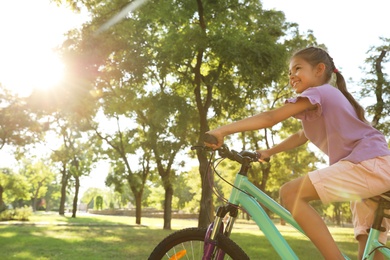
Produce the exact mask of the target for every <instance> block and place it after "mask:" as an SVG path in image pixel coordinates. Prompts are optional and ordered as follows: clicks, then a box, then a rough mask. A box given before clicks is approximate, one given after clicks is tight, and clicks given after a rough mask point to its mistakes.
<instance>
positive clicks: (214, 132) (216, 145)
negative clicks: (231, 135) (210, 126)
mask: <svg viewBox="0 0 390 260" xmlns="http://www.w3.org/2000/svg"><path fill="white" fill-rule="evenodd" d="M206 134H208V135H211V136H213V137H215V139H216V140H217V143H209V142H205V143H204V144H205V146H207V147H210V148H212V149H213V150H216V149H218V148H220V147H221V146H222V145H223V138H224V136H223V135H222V134H221V133H220V132H219V131H217V130H212V131H208V132H206Z"/></svg>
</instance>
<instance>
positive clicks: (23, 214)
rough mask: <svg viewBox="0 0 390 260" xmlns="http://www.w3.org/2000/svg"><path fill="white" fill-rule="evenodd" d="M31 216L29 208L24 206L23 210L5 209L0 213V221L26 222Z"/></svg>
mask: <svg viewBox="0 0 390 260" xmlns="http://www.w3.org/2000/svg"><path fill="white" fill-rule="evenodd" d="M31 215H32V209H31V207H28V206H24V207H23V208H16V209H7V210H4V211H2V212H1V213H0V221H7V220H20V221H27V220H29V218H30V216H31Z"/></svg>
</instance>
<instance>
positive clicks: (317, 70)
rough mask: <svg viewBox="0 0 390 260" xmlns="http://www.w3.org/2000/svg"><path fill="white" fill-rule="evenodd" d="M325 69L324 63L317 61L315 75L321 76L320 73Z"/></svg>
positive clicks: (322, 73)
mask: <svg viewBox="0 0 390 260" xmlns="http://www.w3.org/2000/svg"><path fill="white" fill-rule="evenodd" d="M325 70H326V66H325V64H324V63H318V64H317V67H316V75H317V76H320V77H321V76H322V75H324V73H325Z"/></svg>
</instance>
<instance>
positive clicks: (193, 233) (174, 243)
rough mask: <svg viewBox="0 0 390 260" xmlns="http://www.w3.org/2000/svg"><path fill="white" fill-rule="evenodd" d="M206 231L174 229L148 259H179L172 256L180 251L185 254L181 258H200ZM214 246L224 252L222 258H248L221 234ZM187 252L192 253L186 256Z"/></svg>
mask: <svg viewBox="0 0 390 260" xmlns="http://www.w3.org/2000/svg"><path fill="white" fill-rule="evenodd" d="M206 231H207V230H206V229H205V228H186V229H182V230H179V231H176V232H174V233H172V234H171V235H169V236H167V237H166V238H165V239H164V240H162V241H161V242H160V243H159V244H158V245H157V246H156V247H155V249H154V250H153V252H152V253H151V254H150V256H149V258H148V259H149V260H161V259H180V258H181V257H183V256H180V257H177V258H174V257H173V256H175V255H180V254H181V253H183V254H185V255H186V257H184V258H183V259H202V257H203V247H204V238H205V235H206ZM195 244H196V245H195ZM216 247H217V248H219V249H221V250H222V251H224V252H225V258H224V259H237V260H245V259H249V257H248V256H247V254H246V253H245V252H244V251H243V250H242V249H241V248H240V247H239V246H238V245H237V244H236V243H235V242H233V241H232V240H231V239H230V238H228V237H226V236H224V235H222V234H218V236H217V245H216ZM195 249H196V250H195ZM184 250H186V253H184ZM188 254H192V255H191V256H190V257H188ZM172 257H173V258H172Z"/></svg>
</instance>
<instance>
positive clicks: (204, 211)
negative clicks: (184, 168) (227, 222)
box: [198, 152, 214, 227]
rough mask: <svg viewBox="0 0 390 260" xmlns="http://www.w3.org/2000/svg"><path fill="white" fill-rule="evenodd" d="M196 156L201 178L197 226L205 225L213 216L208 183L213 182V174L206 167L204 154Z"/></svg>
mask: <svg viewBox="0 0 390 260" xmlns="http://www.w3.org/2000/svg"><path fill="white" fill-rule="evenodd" d="M202 153H203V152H202ZM201 157H203V158H201ZM198 158H199V164H200V166H199V172H200V173H201V178H202V197H201V201H200V212H199V219H198V227H207V226H208V225H209V224H210V222H211V221H212V220H213V218H214V204H213V196H212V189H211V187H210V184H212V183H213V182H214V175H213V174H212V172H211V169H210V168H209V167H208V166H209V165H208V162H207V158H206V157H205V156H204V155H201V156H200V157H199V156H198ZM208 172H210V174H207V173H208ZM210 182H211V183H210Z"/></svg>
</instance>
